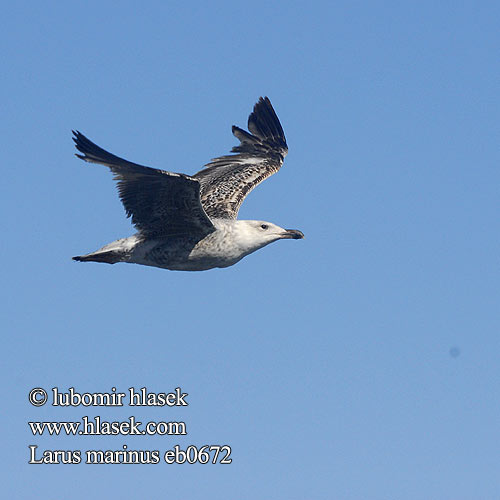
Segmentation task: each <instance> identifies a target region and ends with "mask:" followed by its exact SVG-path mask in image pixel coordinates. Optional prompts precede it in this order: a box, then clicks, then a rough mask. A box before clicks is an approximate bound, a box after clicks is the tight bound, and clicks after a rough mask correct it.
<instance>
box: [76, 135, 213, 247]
mask: <svg viewBox="0 0 500 500" xmlns="http://www.w3.org/2000/svg"><path fill="white" fill-rule="evenodd" d="M73 134H74V137H73V140H74V141H75V145H76V149H78V151H80V153H82V154H77V155H76V156H78V158H81V159H82V160H85V161H88V162H92V163H100V164H102V165H106V166H107V167H109V168H110V169H111V171H112V172H113V174H114V179H115V180H117V181H118V192H119V194H120V199H121V201H122V203H123V205H124V207H125V211H126V212H127V217H132V222H133V223H134V225H135V226H136V227H137V229H138V230H139V231H140V232H141V233H143V234H145V235H148V236H156V237H162V236H171V235H181V234H199V235H200V237H201V236H203V235H206V234H209V233H211V232H212V231H214V230H215V227H214V226H213V224H212V222H211V221H210V219H209V218H208V216H207V214H206V213H205V211H204V209H203V207H202V205H201V203H200V183H199V181H198V180H197V179H194V178H193V177H190V176H188V175H183V174H175V173H172V172H166V171H164V170H157V169H155V168H150V167H144V166H142V165H138V164H136V163H132V162H129V161H127V160H124V159H123V158H119V157H118V156H115V155H113V154H111V153H108V152H107V151H105V150H104V149H102V148H100V147H99V146H97V145H96V144H94V143H93V142H92V141H90V140H89V139H87V138H86V137H85V136H84V135H83V134H81V133H80V132H73Z"/></svg>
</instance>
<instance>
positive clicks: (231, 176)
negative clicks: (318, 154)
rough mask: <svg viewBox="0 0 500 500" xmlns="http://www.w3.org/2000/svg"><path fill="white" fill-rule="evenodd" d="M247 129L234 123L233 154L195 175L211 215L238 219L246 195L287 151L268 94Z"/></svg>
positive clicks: (254, 113) (269, 173)
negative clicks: (236, 142) (235, 139)
mask: <svg viewBox="0 0 500 500" xmlns="http://www.w3.org/2000/svg"><path fill="white" fill-rule="evenodd" d="M248 130H249V131H250V133H249V132H246V131H245V130H243V129H241V128H239V127H236V126H233V128H232V131H233V134H234V135H235V136H236V138H238V139H239V140H240V144H239V145H238V146H235V147H234V148H233V149H232V150H231V152H232V153H236V154H233V155H226V156H220V157H219V158H214V159H213V160H212V161H211V162H210V163H208V164H207V165H206V167H205V168H204V169H203V170H200V171H199V172H198V173H197V174H195V175H194V176H193V177H194V178H195V179H197V180H199V181H200V184H201V189H200V198H201V204H202V205H203V208H204V209H205V212H206V213H207V215H208V216H209V217H212V218H214V217H217V218H222V219H236V217H237V215H238V210H239V209H240V206H241V204H242V203H243V200H244V199H245V196H246V195H247V194H248V193H249V192H250V191H251V190H252V189H253V188H254V187H255V186H257V185H258V184H259V183H261V182H262V181H263V180H265V179H267V178H268V177H269V176H271V175H273V174H274V173H276V172H277V171H278V170H279V169H280V167H281V165H282V164H283V160H284V159H285V156H286V154H287V152H288V147H287V144H286V139H285V134H284V132H283V129H282V128H281V124H280V122H279V120H278V117H277V116H276V113H275V111H274V109H273V107H272V105H271V101H270V100H269V99H268V98H267V97H264V98H262V97H261V98H260V99H259V101H258V102H257V104H255V106H254V108H253V112H252V113H251V114H250V116H249V117H248Z"/></svg>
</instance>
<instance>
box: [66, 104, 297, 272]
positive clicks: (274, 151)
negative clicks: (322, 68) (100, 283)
mask: <svg viewBox="0 0 500 500" xmlns="http://www.w3.org/2000/svg"><path fill="white" fill-rule="evenodd" d="M248 130H249V132H247V131H245V130H243V129H241V128H239V127H236V126H233V127H232V132H233V134H234V136H235V137H236V138H237V139H239V141H240V144H239V145H238V146H235V147H233V149H232V150H231V153H233V154H229V155H225V156H220V157H218V158H214V159H213V160H212V161H211V162H210V163H208V164H207V165H205V168H203V169H202V170H200V171H199V172H198V173H196V174H195V175H193V176H189V175H186V174H178V173H174V172H167V171H165V170H158V169H155V168H151V167H145V166H142V165H138V164H137V163H132V162H130V161H127V160H124V159H123V158H119V157H118V156H115V155H113V154H111V153H108V152H107V151H105V150H104V149H102V148H100V147H99V146H97V145H96V144H94V143H93V142H92V141H90V140H89V139H87V137H85V136H84V135H83V134H82V133H80V132H78V131H73V135H74V137H73V140H74V141H75V146H76V149H77V150H78V151H79V153H81V154H76V156H77V157H78V158H81V159H82V160H85V161H87V162H91V163H99V164H101V165H105V166H107V167H109V168H110V170H111V172H112V173H113V174H114V179H115V180H117V181H118V193H119V196H120V199H121V201H122V203H123V205H124V207H125V211H126V213H127V217H131V218H132V223H133V224H134V225H135V227H136V229H137V233H136V234H134V235H133V236H129V237H127V238H121V239H119V240H116V241H113V242H111V243H109V244H107V245H105V246H103V247H102V248H100V249H99V250H96V251H95V252H91V253H88V254H86V255H79V256H76V257H73V260H76V261H80V262H104V263H107V264H115V263H117V262H128V263H133V264H141V265H145V266H154V267H160V268H163V269H170V270H174V271H205V270H207V269H213V268H224V267H228V266H232V265H233V264H236V263H237V262H238V261H240V260H241V259H242V258H243V257H245V256H246V255H249V254H251V253H252V252H255V251H256V250H259V249H260V248H262V247H265V246H266V245H269V243H272V242H274V241H277V240H282V239H301V238H303V237H304V235H303V233H302V232H301V231H298V230H297V229H283V228H281V227H279V226H277V225H276V224H273V223H271V222H266V221H260V220H238V219H237V215H238V211H239V208H240V206H241V204H242V202H243V200H244V199H245V197H246V196H247V195H248V193H250V191H251V190H252V189H253V188H254V187H255V186H257V185H258V184H259V183H261V182H262V181H263V180H265V179H267V178H268V177H269V176H271V175H273V174H274V173H276V172H277V171H278V170H279V169H280V168H281V165H282V164H283V160H284V158H285V156H286V154H287V152H288V147H287V144H286V139H285V134H284V132H283V129H282V127H281V124H280V122H279V120H278V117H277V116H276V113H275V111H274V109H273V107H272V105H271V102H270V100H269V99H268V98H267V97H264V98H263V97H261V98H260V99H259V100H258V102H257V103H256V104H255V106H254V108H253V112H252V113H251V114H250V116H249V118H248Z"/></svg>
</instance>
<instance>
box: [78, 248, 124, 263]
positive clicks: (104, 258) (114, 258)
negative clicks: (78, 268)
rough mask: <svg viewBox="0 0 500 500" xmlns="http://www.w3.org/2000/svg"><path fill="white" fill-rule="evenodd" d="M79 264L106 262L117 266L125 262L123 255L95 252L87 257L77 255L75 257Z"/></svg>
mask: <svg viewBox="0 0 500 500" xmlns="http://www.w3.org/2000/svg"><path fill="white" fill-rule="evenodd" d="M73 260H76V261H77V262H105V263H106V264H116V263H117V262H122V261H123V254H121V253H118V252H114V251H111V252H99V251H97V252H93V253H88V254H87V255H77V256H76V257H73Z"/></svg>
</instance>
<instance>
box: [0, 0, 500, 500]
mask: <svg viewBox="0 0 500 500" xmlns="http://www.w3.org/2000/svg"><path fill="white" fill-rule="evenodd" d="M499 25H500V9H499V7H498V3H497V2H488V1H486V2H428V1H424V2H395V1H394V2H386V1H384V2H351V1H340V2H304V3H293V2H286V3H285V2H277V3H274V4H273V3H272V2H260V1H255V2H196V1H195V2H188V3H184V4H182V5H181V3H179V2H176V3H174V2H160V1H152V2H145V3H144V5H143V6H139V4H138V3H137V2H119V3H117V2H102V1H100V2H84V3H81V2H80V3H74V2H48V3H37V2H28V3H25V4H23V5H21V6H17V5H15V4H14V3H12V2H11V3H10V4H9V5H8V6H7V7H4V9H3V11H2V30H1V31H0V39H1V42H2V46H3V47H4V55H3V63H2V68H3V70H2V76H1V77H0V91H1V95H2V113H1V114H2V119H1V125H0V126H1V137H2V164H3V174H4V179H3V182H2V195H1V202H2V212H3V238H2V268H3V270H2V282H3V286H2V301H1V304H2V310H3V312H2V316H3V321H2V323H3V327H4V328H3V346H2V363H1V370H2V380H3V393H4V396H3V405H2V412H1V413H2V416H1V423H2V426H3V433H2V434H3V438H2V461H3V465H2V475H3V476H4V478H3V479H2V484H3V487H2V488H3V490H4V491H6V493H5V494H6V495H7V496H8V497H9V498H13V499H32V498H41V499H47V500H54V499H56V500H57V499H65V500H66V499H72V500H73V499H75V500H80V499H82V500H83V499H85V500H87V499H89V498H94V499H100V498H122V499H126V500H128V499H130V500H135V499H148V500H156V499H165V498H168V499H179V500H197V499H202V498H203V499H217V500H220V499H238V500H254V499H257V498H263V499H264V498H265V499H271V500H304V499H321V500H332V499H335V500H336V499H340V500H344V499H345V500H365V499H370V500H388V499H406V500H413V499H415V500H417V499H418V500H419V499H436V500H443V499H450V500H451V499H453V500H462V499H463V500H469V499H474V500H476V499H486V500H490V499H497V498H500V479H499V476H498V466H499V463H500V458H499V454H500V452H499V449H500V389H499V387H500V385H499V384H500V342H499V323H500V322H499V298H500V297H499V259H498V255H499V243H500V241H499V234H500V231H499V229H500V227H499V181H500V170H499V168H500V165H499V148H498V138H499V97H498V96H499V92H500V89H499V81H500V78H499V66H498V61H499V42H500V36H499V34H498V26H499ZM260 95H268V96H269V97H270V98H271V100H272V102H273V104H274V106H275V109H276V111H277V113H278V115H279V117H280V119H281V122H282V124H283V127H284V129H285V133H286V136H287V140H288V144H289V148H290V153H289V155H288V157H287V159H286V161H285V166H284V167H283V169H282V170H281V171H280V172H279V174H278V175H275V176H273V177H272V178H271V179H269V180H268V181H266V182H265V183H263V184H262V185H261V186H260V187H259V188H258V189H256V190H255V191H254V192H252V194H251V195H250V196H249V198H248V199H247V200H246V201H245V203H244V205H243V207H242V210H241V211H240V217H241V218H247V219H264V220H270V221H272V222H275V223H277V224H279V225H281V226H283V227H290V228H298V229H301V230H302V231H303V232H304V233H305V235H306V239H305V240H303V241H281V242H278V243H275V244H273V245H271V246H269V247H266V248H265V249H263V250H260V251H259V252H257V253H255V254H253V255H251V256H249V257H247V258H245V259H244V260H243V261H241V262H240V263H239V264H237V265H236V266H234V267H231V268H228V269H224V270H213V271H208V272H202V273H181V272H170V271H165V270H161V269H155V268H146V267H141V266H134V265H125V264H121V265H115V266H107V265H102V264H79V263H75V262H72V261H71V259H70V258H71V256H73V255H78V254H81V253H84V252H89V251H92V250H94V249H96V248H97V247H99V246H101V245H103V244H105V243H107V242H109V241H112V240H113V239H116V238H119V237H124V236H128V235H130V234H132V233H133V232H134V231H133V227H132V226H131V224H130V222H129V221H128V220H127V219H126V218H125V216H124V211H123V208H122V206H121V204H120V202H119V200H118V197H117V195H116V189H115V187H114V183H113V181H112V176H111V174H110V172H109V171H108V170H107V169H106V168H105V167H100V166H97V165H90V164H85V163H83V162H81V161H80V160H78V159H77V158H75V157H74V156H73V153H74V148H73V144H72V141H71V136H70V131H71V129H78V130H81V131H82V132H84V133H85V134H87V135H88V136H89V137H90V138H92V139H93V140H95V141H96V142H97V143H98V144H99V145H102V146H103V147H105V148H107V149H109V150H110V151H112V152H114V153H116V154H118V155H121V156H124V157H126V158H128V159H130V160H132V161H136V162H139V163H142V164H146V165H151V166H154V167H159V168H162V169H165V170H171V171H177V172H185V173H188V174H192V173H194V172H196V171H197V170H199V169H200V167H201V166H202V165H203V164H204V163H206V162H207V161H209V160H210V158H212V157H214V156H217V155H221V154H225V153H227V152H228V151H229V150H230V148H231V146H233V145H234V144H235V139H234V138H233V137H232V135H231V128H230V127H231V125H232V124H237V125H240V126H245V125H246V120H247V117H248V114H249V112H250V111H251V109H252V106H253V104H254V103H255V101H256V100H257V99H258V97H259V96H260ZM450 352H451V353H450ZM452 354H453V355H452ZM56 386H57V387H59V389H60V390H62V391H67V390H68V388H69V387H75V389H76V390H78V391H80V392H107V391H108V392H109V391H110V390H111V387H113V386H114V387H116V388H117V390H119V391H124V392H125V391H126V390H127V389H128V388H129V387H135V388H141V387H144V386H146V387H147V388H148V389H149V390H150V391H156V392H170V391H172V390H173V389H175V388H176V387H181V388H182V390H183V391H185V392H187V393H189V397H188V402H189V406H188V407H184V408H130V407H128V406H124V407H123V408H82V407H77V408H56V407H51V406H50V405H45V406H43V407H40V408H35V407H33V406H31V405H30V404H29V402H28V392H29V390H30V389H31V388H33V387H43V388H45V389H47V390H50V389H51V388H52V387H56ZM85 415H87V416H89V417H93V416H95V415H99V416H101V417H102V418H103V419H107V420H116V421H120V420H126V419H128V417H130V416H131V415H134V416H136V417H137V418H138V419H139V420H142V421H144V422H147V421H149V420H166V421H171V420H178V421H184V422H185V423H186V426H187V431H188V435H187V436H177V437H176V436H151V437H142V436H140V437H137V436H110V437H90V436H78V437H62V436H59V437H50V436H44V437H40V436H37V437H34V436H32V435H31V432H30V430H29V428H28V424H27V423H28V421H69V420H74V421H77V420H79V419H81V418H82V417H83V416H85ZM31 444H36V445H38V447H39V448H38V449H39V450H41V451H43V450H82V451H83V450H88V449H103V450H106V449H111V450H119V449H122V446H123V445H124V444H126V445H127V446H128V447H129V449H136V450H137V449H142V450H144V449H146V450H148V449H149V450H155V449H157V450H160V451H162V452H163V451H166V450H168V449H170V448H171V447H173V446H174V445H176V444H179V445H180V446H181V447H182V448H185V447H187V446H189V445H196V446H202V445H205V444H220V445H225V444H228V445H230V446H231V447H232V450H233V451H232V459H233V462H232V464H231V465H167V464H165V463H164V462H161V463H159V464H157V465H88V464H84V463H81V464H78V465H35V464H33V465H28V463H27V462H28V459H29V450H28V446H29V445H31Z"/></svg>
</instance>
